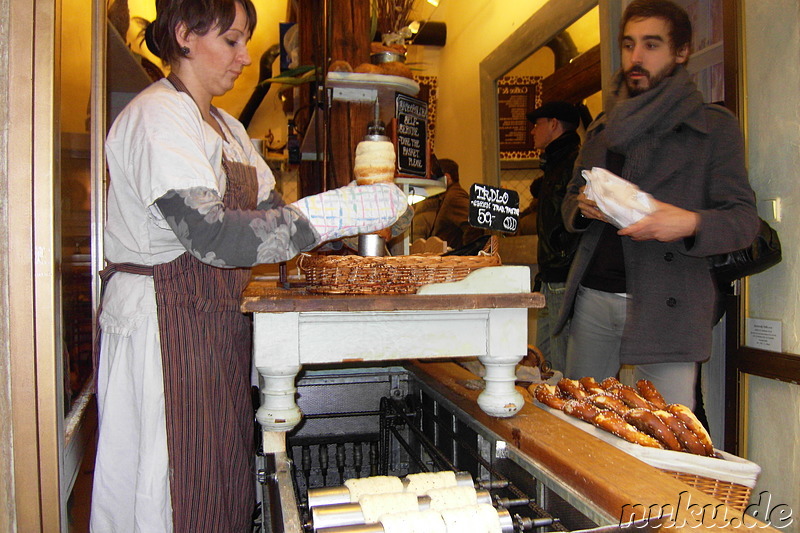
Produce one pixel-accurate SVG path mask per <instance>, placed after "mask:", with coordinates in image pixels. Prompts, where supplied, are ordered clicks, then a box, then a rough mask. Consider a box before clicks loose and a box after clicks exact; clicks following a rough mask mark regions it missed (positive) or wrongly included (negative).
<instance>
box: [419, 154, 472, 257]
mask: <svg viewBox="0 0 800 533" xmlns="http://www.w3.org/2000/svg"><path fill="white" fill-rule="evenodd" d="M432 160H433V164H432V169H433V170H432V174H433V175H434V176H436V177H437V178H441V177H444V178H445V182H446V186H447V189H445V191H444V192H443V193H441V194H437V195H436V196H432V197H430V198H426V199H425V200H423V201H422V202H420V203H419V204H417V205H416V206H415V216H414V235H413V237H412V240H416V239H417V238H423V239H428V238H430V237H439V238H440V239H441V240H443V241H445V242H446V243H447V246H448V247H449V248H452V249H454V250H456V249H458V248H461V246H463V245H465V244H468V243H470V242H472V241H474V240H475V239H477V238H478V237H480V236H481V235H482V234H483V231H482V230H480V229H478V228H473V227H472V226H470V225H469V194H468V193H467V191H465V190H464V189H462V188H461V185H460V184H459V177H458V163H456V162H455V161H453V160H452V159H435V157H434V158H432Z"/></svg>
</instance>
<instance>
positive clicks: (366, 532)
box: [317, 524, 385, 533]
mask: <svg viewBox="0 0 800 533" xmlns="http://www.w3.org/2000/svg"><path fill="white" fill-rule="evenodd" d="M317 533H385V532H384V530H383V526H382V525H380V524H362V525H360V526H339V527H326V528H324V529H318V530H317Z"/></svg>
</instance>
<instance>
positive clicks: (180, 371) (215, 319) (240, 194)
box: [95, 84, 258, 533]
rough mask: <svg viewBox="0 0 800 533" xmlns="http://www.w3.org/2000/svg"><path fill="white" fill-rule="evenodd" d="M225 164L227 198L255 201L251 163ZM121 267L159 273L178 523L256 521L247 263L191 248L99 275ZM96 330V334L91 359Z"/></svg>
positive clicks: (229, 527)
mask: <svg viewBox="0 0 800 533" xmlns="http://www.w3.org/2000/svg"><path fill="white" fill-rule="evenodd" d="M181 85H182V84H181ZM179 90H180V89H179ZM223 168H224V170H225V174H226V178H227V188H226V192H225V195H224V197H223V204H224V206H225V208H226V209H242V210H252V209H255V208H256V206H257V203H258V178H257V175H256V169H255V167H252V166H248V165H245V164H242V163H238V162H232V161H228V160H227V159H226V158H225V157H224V155H223ZM115 272H127V273H130V274H138V275H149V276H153V280H154V284H155V293H156V304H157V309H158V329H159V335H160V345H161V358H162V366H163V381H164V403H165V411H166V426H167V448H168V454H169V468H170V472H169V482H170V493H171V503H172V515H173V528H174V531H175V532H176V533H202V532H210V533H211V532H214V533H219V532H225V533H227V532H244V531H251V529H252V516H253V511H254V509H255V503H256V496H255V473H254V472H255V464H254V454H255V410H254V406H253V401H252V398H251V394H250V369H251V353H252V322H251V318H250V316H249V315H244V314H242V313H241V311H239V298H240V296H241V294H242V291H243V289H244V287H245V285H246V284H247V282H248V280H249V279H250V269H249V268H232V269H228V268H217V267H213V266H209V265H207V264H205V263H202V262H201V261H199V260H198V259H196V258H195V257H194V256H192V255H191V254H190V253H189V252H185V253H184V254H183V255H181V256H180V257H178V258H177V259H175V260H173V261H171V262H169V263H163V264H159V265H154V266H147V265H135V264H130V263H111V264H109V265H108V266H107V267H106V268H105V269H104V270H103V271H102V272H101V273H100V277H101V279H102V280H103V282H104V283H105V282H106V281H107V280H108V279H110V277H111V276H112V275H113V274H114V273H115ZM101 306H102V300H101ZM100 312H101V311H98V313H97V315H98V316H99V315H100ZM99 340H100V336H99V335H98V338H97V341H98V342H96V349H95V369H96V368H97V364H98V363H97V355H98V354H99V353H100V351H99Z"/></svg>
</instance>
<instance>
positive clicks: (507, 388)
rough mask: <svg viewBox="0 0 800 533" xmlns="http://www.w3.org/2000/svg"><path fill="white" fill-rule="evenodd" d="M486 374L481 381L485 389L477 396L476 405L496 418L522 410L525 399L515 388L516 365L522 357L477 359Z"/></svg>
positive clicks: (486, 357)
mask: <svg viewBox="0 0 800 533" xmlns="http://www.w3.org/2000/svg"><path fill="white" fill-rule="evenodd" d="M479 359H480V361H481V363H483V366H485V367H486V374H485V375H484V376H483V381H484V383H486V388H485V389H484V390H483V392H482V393H481V394H480V396H478V405H479V406H480V408H481V409H483V412H484V413H486V414H488V415H491V416H496V417H498V418H508V417H510V416H514V415H515V414H517V412H519V410H520V409H522V406H523V405H524V403H525V399H524V398H523V397H522V394H520V393H519V392H518V391H517V390H516V389H515V388H514V382H515V381H516V372H515V371H516V367H517V363H519V362H520V360H522V356H509V357H505V358H499V357H491V356H484V357H479Z"/></svg>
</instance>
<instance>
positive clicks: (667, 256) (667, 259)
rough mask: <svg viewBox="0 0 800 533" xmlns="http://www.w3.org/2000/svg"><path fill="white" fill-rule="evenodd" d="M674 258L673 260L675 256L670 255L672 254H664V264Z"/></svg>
mask: <svg viewBox="0 0 800 533" xmlns="http://www.w3.org/2000/svg"><path fill="white" fill-rule="evenodd" d="M674 258H675V256H674V255H672V252H667V253H665V254H664V261H666V262H670V261H672V260H673V259H674Z"/></svg>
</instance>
